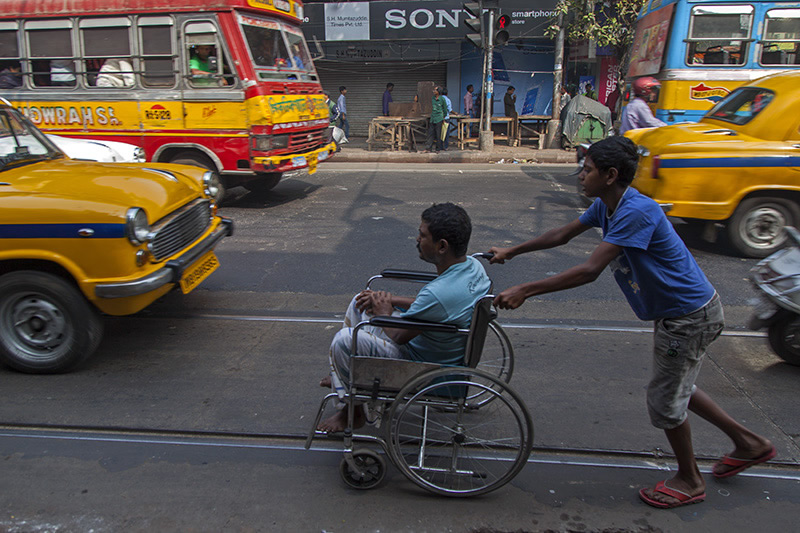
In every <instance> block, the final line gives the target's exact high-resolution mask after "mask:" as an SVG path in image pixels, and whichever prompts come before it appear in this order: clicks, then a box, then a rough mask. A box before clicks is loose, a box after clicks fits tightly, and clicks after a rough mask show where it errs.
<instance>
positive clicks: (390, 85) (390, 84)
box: [386, 82, 394, 89]
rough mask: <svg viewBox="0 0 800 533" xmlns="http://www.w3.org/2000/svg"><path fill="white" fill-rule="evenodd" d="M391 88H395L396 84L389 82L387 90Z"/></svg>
mask: <svg viewBox="0 0 800 533" xmlns="http://www.w3.org/2000/svg"><path fill="white" fill-rule="evenodd" d="M391 87H394V83H392V82H389V83H387V84H386V88H387V89H389V88H391Z"/></svg>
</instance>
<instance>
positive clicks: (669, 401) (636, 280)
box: [490, 136, 775, 508]
mask: <svg viewBox="0 0 800 533" xmlns="http://www.w3.org/2000/svg"><path fill="white" fill-rule="evenodd" d="M638 159H639V157H638V155H637V153H636V145H635V144H634V143H633V142H632V141H631V140H630V139H627V138H625V137H622V136H614V137H609V138H606V139H603V140H601V141H598V142H597V143H595V144H593V145H592V146H591V147H590V148H589V151H588V152H587V155H586V159H585V163H584V167H583V171H582V172H581V174H580V178H579V179H580V182H581V185H582V187H583V189H584V192H585V194H586V195H587V196H589V197H595V198H596V199H595V201H594V203H592V205H591V206H590V207H589V208H588V209H587V210H586V211H585V212H584V213H583V214H582V215H581V216H580V217H579V218H578V219H576V220H574V221H573V222H570V223H569V224H566V225H565V226H562V227H560V228H557V229H553V230H550V231H548V232H546V233H544V234H542V235H541V236H539V237H536V238H534V239H531V240H529V241H527V242H525V243H522V244H519V245H517V246H513V247H510V248H500V247H493V248H492V249H491V250H490V251H491V252H493V253H494V257H493V258H492V260H491V262H492V263H504V262H505V261H507V260H509V259H511V258H513V257H516V256H517V255H520V254H522V253H527V252H533V251H536V250H545V249H549V248H554V247H556V246H561V245H564V244H566V243H568V242H569V241H570V240H572V239H573V238H574V237H577V236H578V235H580V234H581V233H583V232H585V231H586V230H588V229H590V228H592V227H599V228H602V230H603V241H602V242H601V243H600V245H599V246H598V247H597V248H596V249H595V251H594V252H593V253H592V255H591V256H590V257H589V259H587V260H586V261H585V262H584V263H583V264H581V265H577V266H574V267H572V268H570V269H568V270H565V271H564V272H562V273H560V274H556V275H555V276H551V277H549V278H545V279H542V280H539V281H532V282H528V283H523V284H521V285H516V286H514V287H511V288H509V289H506V290H504V291H503V292H501V293H500V294H499V295H498V296H497V297H496V298H495V305H497V306H498V307H500V308H501V309H516V308H517V307H519V306H520V305H522V304H523V303H524V302H525V300H526V299H528V298H531V297H533V296H537V295H540V294H545V293H549V292H555V291H560V290H564V289H569V288H572V287H577V286H579V285H584V284H586V283H591V282H592V281H594V280H595V279H597V277H598V276H599V275H600V273H601V272H602V271H603V270H604V269H605V268H606V267H607V266H610V268H611V271H612V272H613V274H614V278H615V280H616V281H617V284H618V285H619V287H620V289H622V292H623V293H624V294H625V297H626V298H627V300H628V303H629V304H630V306H631V308H632V309H633V311H634V312H635V313H636V316H638V317H639V318H640V319H641V320H653V321H654V350H653V375H652V379H651V381H650V384H649V385H648V389H647V407H648V412H649V414H650V420H651V422H652V424H653V425H654V426H655V427H657V428H660V429H663V430H664V432H665V433H666V436H667V439H668V440H669V443H670V446H672V450H673V452H674V453H675V457H676V459H677V462H678V471H677V472H676V474H675V475H674V476H673V477H672V478H670V479H668V480H665V481H661V482H659V483H658V484H657V485H656V486H655V487H653V488H643V489H641V490H640V491H639V496H640V498H641V499H642V500H643V501H644V502H645V503H647V504H648V505H651V506H653V507H659V508H672V507H679V506H682V505H687V504H690V503H698V502H701V501H703V500H704V499H705V495H706V494H705V481H704V480H703V477H702V475H701V474H700V470H699V469H698V467H697V461H696V460H695V457H694V449H693V447H692V434H691V429H690V427H689V421H688V419H687V412H686V411H687V409H688V410H690V411H692V412H694V413H695V414H697V415H699V416H701V417H702V418H704V419H706V420H708V421H709V422H711V423H712V424H714V425H715V426H717V427H718V428H719V429H721V430H722V431H723V432H724V433H725V434H726V435H728V437H730V438H731V440H732V441H733V443H734V450H733V452H731V453H730V454H729V455H726V456H724V457H723V458H722V459H721V460H720V461H718V462H717V463H716V464H715V465H714V468H713V471H712V474H713V475H714V477H716V478H727V477H730V476H734V475H736V474H738V473H739V472H741V471H743V470H745V469H746V468H748V467H750V466H753V465H756V464H759V463H763V462H766V461H768V460H770V459H772V458H773V457H775V447H774V446H773V445H772V443H771V442H770V441H769V440H767V439H766V438H764V437H762V436H760V435H757V434H756V433H753V432H752V431H751V430H749V429H747V428H745V427H744V426H742V425H741V424H740V423H739V422H737V421H736V420H734V419H733V418H732V417H731V416H729V415H728V414H727V413H726V412H725V411H723V410H722V408H721V407H719V406H718V405H717V404H716V403H715V402H714V401H713V400H712V399H711V398H710V397H709V396H708V394H706V393H705V392H703V391H702V390H700V389H699V388H697V386H696V385H695V379H696V378H697V375H698V373H699V371H700V365H701V363H702V361H703V357H704V356H705V353H706V348H707V347H708V345H709V344H710V343H711V342H712V341H714V340H715V339H716V338H717V337H718V336H719V334H720V333H721V332H722V328H723V326H724V316H723V311H722V304H721V303H720V299H719V296H718V295H717V293H716V290H715V289H714V287H713V286H712V285H711V283H709V281H708V279H707V278H706V276H705V274H703V271H702V270H700V267H699V266H698V265H697V263H696V262H695V260H694V257H692V254H691V253H690V252H689V250H688V249H687V248H686V245H685V244H684V243H683V241H682V240H681V239H680V237H678V235H677V233H675V229H674V228H673V227H672V224H671V223H670V222H669V220H667V217H666V215H665V214H664V212H663V211H662V210H661V208H660V207H659V205H658V204H656V203H655V202H654V201H653V200H652V199H650V198H648V197H646V196H644V195H642V194H640V193H639V192H638V191H636V189H633V188H631V187H630V184H631V182H632V181H633V177H634V175H635V173H636V166H637V164H638Z"/></svg>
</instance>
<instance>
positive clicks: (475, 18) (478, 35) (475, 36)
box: [464, 2, 483, 48]
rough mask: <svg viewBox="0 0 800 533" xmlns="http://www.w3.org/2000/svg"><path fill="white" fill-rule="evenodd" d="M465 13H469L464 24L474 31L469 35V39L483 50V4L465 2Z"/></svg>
mask: <svg viewBox="0 0 800 533" xmlns="http://www.w3.org/2000/svg"><path fill="white" fill-rule="evenodd" d="M464 11H466V12H467V18H466V19H464V24H466V25H467V27H468V28H469V29H470V30H472V31H471V33H468V34H467V39H469V40H470V41H472V44H474V45H475V46H477V47H478V48H483V27H482V22H481V21H482V20H483V13H482V12H481V11H482V10H481V4H480V3H479V2H465V3H464Z"/></svg>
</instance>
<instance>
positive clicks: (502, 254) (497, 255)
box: [489, 246, 512, 265]
mask: <svg viewBox="0 0 800 533" xmlns="http://www.w3.org/2000/svg"><path fill="white" fill-rule="evenodd" d="M510 250H511V248H498V247H497V246H492V247H491V248H489V253H490V254H492V257H491V258H490V259H489V263H490V264H492V265H493V264H495V263H500V264H501V265H502V264H503V263H505V262H506V261H508V260H510V259H511V257H512V256H511V253H510Z"/></svg>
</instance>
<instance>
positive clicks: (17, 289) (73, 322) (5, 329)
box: [0, 271, 103, 374]
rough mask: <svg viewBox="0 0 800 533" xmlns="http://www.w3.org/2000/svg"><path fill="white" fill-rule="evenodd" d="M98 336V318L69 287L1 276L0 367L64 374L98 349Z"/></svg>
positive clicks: (37, 277) (47, 279)
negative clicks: (3, 364)
mask: <svg viewBox="0 0 800 533" xmlns="http://www.w3.org/2000/svg"><path fill="white" fill-rule="evenodd" d="M102 335H103V322H102V319H101V318H100V315H99V313H98V312H97V310H96V309H95V308H94V307H92V306H91V304H89V302H88V301H87V300H86V298H84V297H83V294H81V292H80V291H79V290H78V289H77V287H75V286H74V285H72V284H71V283H70V282H69V281H67V280H64V279H63V278H61V277H59V276H56V275H54V274H50V273H47V272H36V271H17V272H10V273H8V274H4V275H2V276H0V361H2V362H3V363H5V364H6V365H8V366H10V367H11V368H13V369H15V370H18V371H20V372H27V373H31V374H54V373H59V372H67V371H69V370H71V369H73V368H75V367H76V366H77V365H79V364H80V363H82V362H83V361H84V360H85V359H86V358H87V357H89V356H90V355H91V354H92V353H93V352H94V351H95V350H96V349H97V346H98V344H100V339H101V337H102Z"/></svg>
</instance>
